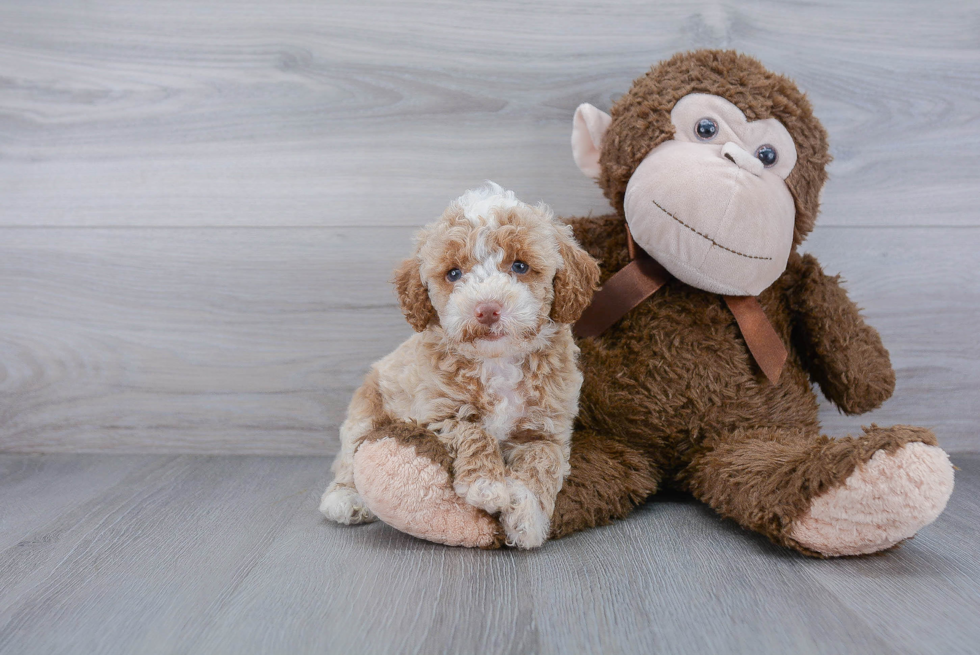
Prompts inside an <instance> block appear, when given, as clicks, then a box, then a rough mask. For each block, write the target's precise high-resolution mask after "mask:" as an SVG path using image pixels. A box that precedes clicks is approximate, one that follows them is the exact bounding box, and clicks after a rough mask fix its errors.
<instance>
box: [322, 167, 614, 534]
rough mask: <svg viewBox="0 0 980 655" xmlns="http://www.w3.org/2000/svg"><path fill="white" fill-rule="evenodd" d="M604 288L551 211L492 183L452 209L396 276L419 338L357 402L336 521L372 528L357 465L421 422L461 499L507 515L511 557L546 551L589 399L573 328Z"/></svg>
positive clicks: (385, 362)
mask: <svg viewBox="0 0 980 655" xmlns="http://www.w3.org/2000/svg"><path fill="white" fill-rule="evenodd" d="M525 265H526V266H525ZM598 277H599V271H598V267H597V265H596V263H595V262H594V261H593V259H592V258H591V257H589V256H588V255H587V254H586V253H585V252H584V251H583V250H582V249H581V248H580V247H579V246H578V245H577V244H576V243H575V240H574V239H573V237H572V231H571V228H570V227H568V226H567V225H565V224H563V223H561V222H560V221H558V220H556V219H555V218H554V216H553V215H552V213H551V210H550V209H549V208H548V207H547V206H545V205H543V204H539V205H537V206H535V207H532V206H529V205H526V204H524V203H522V202H520V201H519V200H517V199H516V198H515V197H514V194H513V192H510V191H504V190H503V189H501V188H500V187H499V186H497V185H495V184H492V183H490V184H489V185H488V186H487V187H485V188H483V189H479V190H475V191H470V192H467V193H466V194H464V195H463V196H461V197H460V198H459V199H458V200H457V201H456V202H454V203H452V204H451V205H450V207H449V208H448V209H447V210H446V212H445V213H444V214H443V216H442V217H441V218H440V219H439V220H437V221H435V222H434V223H432V224H430V225H428V226H426V227H425V228H424V229H423V230H422V231H421V232H420V233H419V235H418V238H417V243H416V249H415V254H414V256H413V257H411V258H410V259H407V260H406V261H405V262H403V263H402V264H401V266H399V268H398V269H397V271H396V272H395V279H394V283H395V287H396V289H397V292H398V297H399V300H400V303H401V306H402V310H403V312H404V314H405V317H406V319H407V320H408V322H409V323H410V324H411V325H412V327H413V328H414V329H415V330H416V331H417V332H418V333H417V334H415V335H414V336H412V337H411V338H410V339H408V341H406V342H405V343H403V344H402V345H401V346H400V347H399V348H398V349H397V350H395V351H394V352H393V353H391V354H390V355H388V356H387V357H385V358H384V359H382V360H381V361H379V362H377V363H376V364H375V365H374V366H373V367H372V370H371V372H370V373H369V374H368V376H367V379H366V380H365V383H364V386H362V387H361V388H360V389H359V390H358V391H357V393H355V395H354V399H353V401H352V402H351V405H350V408H349V410H348V416H347V420H346V421H345V422H344V424H343V426H342V427H341V430H340V437H341V452H340V454H339V455H338V456H337V459H336V461H335V462H334V466H333V470H334V474H335V479H334V481H333V483H332V484H331V485H330V487H328V488H327V491H326V492H325V493H324V496H323V499H322V503H321V510H322V511H323V513H324V514H325V515H326V516H327V517H328V518H331V519H333V520H336V521H339V522H342V523H358V522H364V521H366V520H371V519H372V518H373V516H372V515H371V513H370V511H369V510H367V509H366V507H365V506H364V503H363V501H362V500H361V499H360V497H359V496H358V494H357V492H356V490H355V485H354V477H353V455H354V453H355V451H356V449H357V447H358V445H359V444H360V443H361V441H362V440H363V439H364V438H365V436H366V435H367V434H368V433H370V432H371V431H372V430H375V431H376V430H378V429H379V428H383V427H384V426H385V425H386V424H388V425H391V424H393V423H398V422H406V421H408V422H411V423H412V424H414V425H418V426H421V427H424V428H427V429H428V430H431V431H432V432H433V433H435V434H436V435H437V436H438V438H439V441H440V442H441V443H442V445H443V446H444V447H445V448H446V450H447V451H448V453H449V457H450V459H451V460H452V483H453V486H454V488H455V490H456V492H457V493H458V494H459V496H460V497H462V498H463V499H464V500H465V501H466V502H467V503H469V504H470V505H473V506H474V507H477V508H479V509H481V510H484V511H485V512H487V513H490V514H499V515H500V522H501V524H502V525H503V528H504V532H505V534H506V538H507V543H509V544H510V545H516V546H519V547H523V548H532V547H536V546H540V545H541V544H542V543H543V542H544V540H545V539H546V538H547V535H548V532H549V526H550V520H551V516H552V513H553V511H554V502H555V497H556V495H557V494H558V491H559V490H560V489H561V486H562V483H563V481H564V479H565V477H566V476H567V475H568V471H569V464H568V458H569V443H570V440H571V432H572V424H573V421H574V418H575V415H576V413H577V411H578V394H579V389H580V387H581V385H582V375H581V373H580V372H579V369H578V366H577V357H578V348H577V347H576V345H575V343H574V340H573V338H572V334H571V328H570V325H569V324H570V323H572V322H574V321H575V320H577V319H578V317H579V316H580V315H581V313H582V311H583V310H584V309H585V307H586V306H587V304H588V303H589V301H590V299H591V297H592V293H593V291H594V290H595V288H596V284H597V282H598Z"/></svg>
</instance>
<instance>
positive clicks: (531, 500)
mask: <svg viewBox="0 0 980 655" xmlns="http://www.w3.org/2000/svg"><path fill="white" fill-rule="evenodd" d="M507 489H508V490H509V491H510V505H509V506H508V507H507V508H506V509H504V511H503V512H502V513H501V515H500V524H501V525H502V526H503V528H504V533H505V534H506V535H507V545H508V546H517V547H518V548H523V549H528V548H537V547H539V546H540V545H541V544H543V543H544V542H545V540H547V538H548V528H549V527H550V524H551V518H550V517H549V516H548V515H547V514H545V512H544V509H543V508H542V507H541V501H539V500H538V497H537V496H535V495H534V494H533V493H532V492H531V490H530V489H528V488H527V486H525V484H524V483H523V482H521V481H520V480H514V479H512V478H507Z"/></svg>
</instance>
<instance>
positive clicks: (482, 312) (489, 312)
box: [473, 302, 501, 325]
mask: <svg viewBox="0 0 980 655" xmlns="http://www.w3.org/2000/svg"><path fill="white" fill-rule="evenodd" d="M500 309H501V307H500V303H495V302H481V303H480V304H479V305H477V306H476V309H475V310H473V314H474V315H475V316H476V320H478V321H479V322H480V323H482V324H483V325H493V324H494V323H496V322H497V321H499V320H500Z"/></svg>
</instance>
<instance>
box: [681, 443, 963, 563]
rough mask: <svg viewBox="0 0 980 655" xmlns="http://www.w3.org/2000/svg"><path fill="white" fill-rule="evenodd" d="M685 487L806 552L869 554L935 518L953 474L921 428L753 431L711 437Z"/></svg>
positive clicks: (950, 487) (753, 527)
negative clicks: (855, 433) (835, 433)
mask: <svg viewBox="0 0 980 655" xmlns="http://www.w3.org/2000/svg"><path fill="white" fill-rule="evenodd" d="M708 445H709V448H708V449H707V450H706V451H704V452H703V453H701V454H699V455H698V456H696V457H695V459H694V460H693V461H692V463H691V465H690V466H689V468H688V469H687V471H686V472H685V481H686V483H687V486H688V488H689V489H690V490H691V491H692V492H693V493H694V495H695V496H696V497H697V498H698V499H700V500H702V501H703V502H705V503H707V504H708V505H710V506H711V507H712V508H714V509H715V510H716V511H718V512H719V513H720V514H722V515H723V516H726V517H728V518H732V519H734V520H735V521H737V522H738V523H739V524H741V525H742V526H744V527H746V528H749V529H751V530H755V531H757V532H761V533H762V534H764V535H766V536H767V537H769V538H770V539H771V540H772V541H774V542H776V543H778V544H782V545H784V546H788V547H790V548H795V549H796V550H798V551H800V552H802V553H805V554H807V555H815V556H822V557H836V556H841V555H862V554H866V553H873V552H877V551H880V550H884V549H886V548H890V547H891V546H894V545H895V544H897V543H899V542H900V541H903V540H904V539H908V538H909V537H911V536H912V535H914V534H915V533H916V532H917V531H918V530H919V529H920V528H922V527H924V526H926V525H928V524H929V523H931V522H932V521H933V520H935V519H936V517H937V516H939V514H940V513H941V512H942V510H943V508H944V507H945V506H946V501H947V500H948V499H949V495H950V493H951V492H952V490H953V469H952V466H951V465H950V463H949V458H948V457H947V456H946V453H945V452H943V451H942V450H940V449H939V448H938V447H937V446H936V438H935V436H934V435H933V434H932V432H930V431H929V430H926V429H924V428H916V427H910V426H894V427H890V428H880V427H878V426H875V425H872V426H871V427H870V428H865V434H864V435H863V436H860V437H844V438H841V439H830V438H828V437H824V436H818V435H814V434H807V433H805V432H803V431H792V430H777V429H759V430H747V431H738V432H736V433H733V434H728V435H721V436H719V437H717V438H716V439H715V440H714V442H713V443H709V444H708Z"/></svg>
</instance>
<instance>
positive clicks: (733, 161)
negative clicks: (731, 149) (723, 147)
mask: <svg viewBox="0 0 980 655" xmlns="http://www.w3.org/2000/svg"><path fill="white" fill-rule="evenodd" d="M725 159H727V160H728V161H730V162H732V163H733V164H735V165H736V166H738V162H737V161H735V158H734V157H732V155H731V153H728V152H726V153H725Z"/></svg>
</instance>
